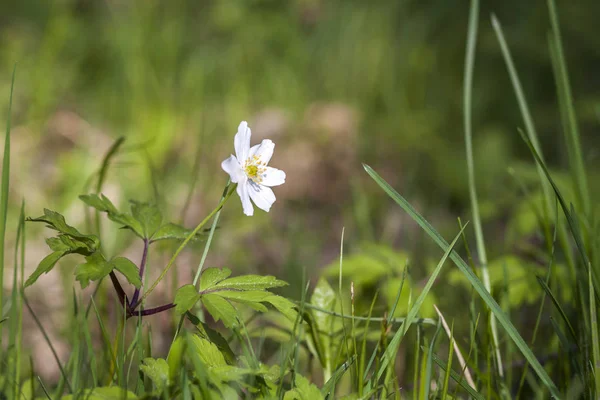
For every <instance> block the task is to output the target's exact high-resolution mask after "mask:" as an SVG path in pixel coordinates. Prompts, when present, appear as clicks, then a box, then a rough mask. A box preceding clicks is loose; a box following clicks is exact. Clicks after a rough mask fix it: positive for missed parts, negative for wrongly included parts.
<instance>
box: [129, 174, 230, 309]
mask: <svg viewBox="0 0 600 400" xmlns="http://www.w3.org/2000/svg"><path fill="white" fill-rule="evenodd" d="M236 186H237V184H236V185H233V186H232V187H231V189H230V190H229V193H227V195H226V196H225V197H224V198H223V200H221V202H220V203H219V205H217V207H216V208H215V209H214V210H212V211H211V212H210V214H208V216H207V217H206V218H204V220H202V222H200V223H199V224H198V226H197V227H195V228H194V230H193V231H192V232H191V233H190V234H189V235H188V237H186V238H185V240H184V241H183V242H182V243H181V245H179V247H178V248H177V250H175V254H173V257H171V259H170V260H169V263H168V264H167V266H166V267H165V269H163V271H162V272H161V273H160V276H159V277H158V279H157V280H156V281H154V283H153V284H152V286H150V288H149V289H148V290H147V291H146V292H145V293H144V295H143V296H142V297H141V298H140V299H139V300H138V301H137V302H136V303H135V304H133V305H132V308H133V309H135V308H136V307H137V306H138V305H139V304H140V303H141V302H142V301H144V299H145V298H146V297H148V295H149V294H150V293H152V291H153V290H154V289H156V286H157V285H158V284H159V283H160V281H162V280H163V279H164V277H165V276H166V275H167V272H169V270H170V269H171V267H172V266H173V263H174V262H175V259H176V258H177V256H179V253H181V251H182V250H183V249H184V248H185V246H187V244H188V243H189V242H190V240H192V238H193V237H194V236H196V234H197V233H198V232H199V231H200V229H202V228H203V227H204V225H206V224H207V222H208V221H210V220H211V218H212V217H213V216H214V215H215V214H216V213H217V212H219V210H220V209H221V208H223V206H224V205H225V203H226V202H227V200H229V198H230V197H231V195H232V194H233V192H234V190H235V188H236Z"/></svg>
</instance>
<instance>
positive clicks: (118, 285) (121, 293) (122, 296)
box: [109, 271, 129, 307]
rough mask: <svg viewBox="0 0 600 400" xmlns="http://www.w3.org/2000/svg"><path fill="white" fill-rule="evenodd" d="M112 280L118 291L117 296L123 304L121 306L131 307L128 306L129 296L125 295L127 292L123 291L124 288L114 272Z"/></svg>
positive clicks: (111, 272)
mask: <svg viewBox="0 0 600 400" xmlns="http://www.w3.org/2000/svg"><path fill="white" fill-rule="evenodd" d="M109 276H110V280H111V281H112V283H113V286H114V287H115V290H116V291H117V296H118V297H119V301H120V302H121V306H126V305H127V307H129V305H128V304H127V295H126V294H125V291H124V290H123V287H122V286H121V283H120V282H119V279H117V275H115V273H114V272H113V271H110V274H109Z"/></svg>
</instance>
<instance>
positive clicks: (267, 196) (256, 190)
mask: <svg viewBox="0 0 600 400" xmlns="http://www.w3.org/2000/svg"><path fill="white" fill-rule="evenodd" d="M248 192H250V198H251V199H252V201H253V202H254V204H256V207H258V208H260V209H261V210H264V211H266V212H269V210H270V209H271V206H272V205H273V203H275V193H273V191H272V190H271V188H268V187H266V186H262V185H255V184H252V185H248Z"/></svg>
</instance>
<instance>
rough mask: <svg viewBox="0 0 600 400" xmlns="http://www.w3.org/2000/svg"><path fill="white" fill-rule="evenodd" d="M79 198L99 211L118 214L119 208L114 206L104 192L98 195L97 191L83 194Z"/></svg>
mask: <svg viewBox="0 0 600 400" xmlns="http://www.w3.org/2000/svg"><path fill="white" fill-rule="evenodd" d="M79 198H80V199H81V200H82V201H83V202H84V203H85V204H87V205H88V206H90V207H94V208H95V209H96V210H98V211H102V212H106V213H113V214H118V213H119V210H117V208H116V207H115V206H114V204H113V203H112V202H111V201H110V200H109V199H108V197H106V196H105V195H103V194H100V196H98V195H97V194H95V193H92V194H82V195H81V196H79Z"/></svg>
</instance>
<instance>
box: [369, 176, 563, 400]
mask: <svg viewBox="0 0 600 400" xmlns="http://www.w3.org/2000/svg"><path fill="white" fill-rule="evenodd" d="M363 167H364V168H365V170H366V171H367V173H368V174H369V175H370V176H371V178H373V180H374V181H375V182H376V183H377V184H378V185H379V186H380V187H381V188H382V189H383V190H384V191H385V192H386V193H387V194H388V196H390V197H391V198H392V199H393V200H394V201H395V202H396V203H397V204H398V205H399V206H400V207H402V209H404V211H406V212H407V213H408V214H409V216H410V217H411V218H412V219H414V220H415V222H417V224H419V226H421V228H422V229H423V230H424V231H425V232H426V233H427V234H428V235H429V236H430V237H431V238H432V239H433V240H434V241H435V242H436V244H437V245H438V246H440V247H441V248H442V250H444V251H448V250H449V245H448V243H447V242H446V241H445V240H444V238H442V236H441V235H440V234H439V233H438V232H437V231H436V230H435V229H434V228H433V226H431V224H430V223H429V222H428V221H427V220H426V219H425V218H423V216H421V215H420V214H419V213H418V212H417V211H416V210H415V209H414V208H413V206H411V205H410V203H409V202H408V201H406V199H405V198H404V197H402V196H401V195H400V194H399V193H398V192H396V191H395V190H394V188H392V187H391V186H390V185H389V184H388V183H387V182H386V181H384V180H383V178H381V177H380V176H379V175H378V174H377V173H376V172H375V171H373V169H372V168H371V167H369V166H368V165H366V164H363ZM450 250H451V248H450ZM450 259H451V260H452V261H454V264H455V265H456V266H457V267H458V269H460V270H461V272H462V273H463V274H465V276H466V278H467V280H468V281H469V283H470V284H471V285H472V286H473V288H474V289H475V290H476V291H477V293H478V294H479V296H480V297H481V299H482V300H483V301H484V302H485V303H486V304H487V306H488V307H489V308H490V311H491V312H492V313H494V315H495V316H496V318H497V319H498V322H499V323H500V325H502V327H504V329H505V330H506V333H507V334H508V336H510V338H511V339H512V340H513V341H514V342H515V344H516V346H517V347H518V348H519V350H520V351H521V353H522V354H523V356H524V357H525V358H526V359H527V361H528V362H529V363H530V364H531V367H532V368H533V369H534V371H535V372H536V374H537V375H538V377H539V378H540V380H541V381H542V382H543V383H544V385H545V386H546V387H548V389H549V390H550V393H551V394H552V395H553V396H554V397H555V398H560V395H559V393H558V389H557V387H556V385H555V384H554V382H553V381H552V379H551V378H550V376H548V373H547V372H546V371H545V370H544V368H543V367H542V365H541V364H540V362H539V361H538V359H537V358H536V357H535V355H534V354H533V352H532V351H531V349H530V348H529V347H528V346H527V344H526V343H525V341H524V340H523V338H522V337H521V335H520V334H519V332H518V331H517V329H516V328H515V326H514V325H513V324H512V322H510V320H509V318H508V317H507V316H506V314H505V313H504V312H503V311H502V309H501V308H500V306H499V305H498V303H496V300H494V298H493V297H492V296H491V295H490V294H489V292H488V291H487V290H486V289H485V287H484V286H483V284H482V283H481V281H480V280H479V279H478V278H477V276H475V273H474V272H473V271H472V270H471V269H470V268H469V266H468V265H467V264H466V263H465V261H464V260H463V259H462V258H461V257H460V256H459V255H458V253H456V252H455V251H451V253H450Z"/></svg>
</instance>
